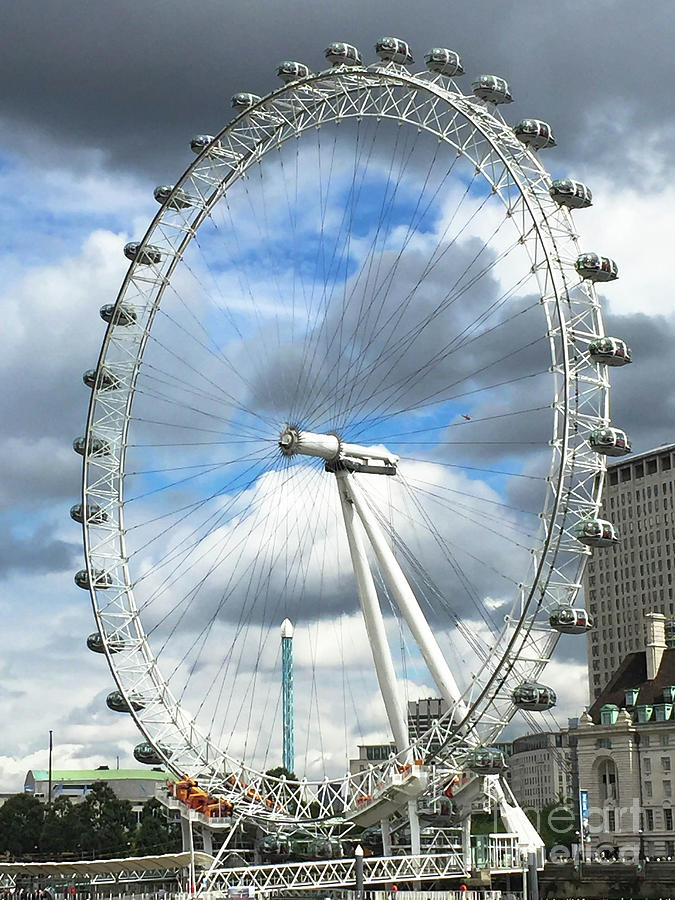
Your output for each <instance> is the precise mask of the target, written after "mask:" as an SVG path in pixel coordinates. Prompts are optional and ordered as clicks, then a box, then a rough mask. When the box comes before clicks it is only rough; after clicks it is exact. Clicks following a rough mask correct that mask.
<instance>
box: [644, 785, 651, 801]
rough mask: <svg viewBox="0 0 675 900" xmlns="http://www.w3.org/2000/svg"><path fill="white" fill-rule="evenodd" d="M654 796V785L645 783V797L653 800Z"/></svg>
mask: <svg viewBox="0 0 675 900" xmlns="http://www.w3.org/2000/svg"><path fill="white" fill-rule="evenodd" d="M651 796H652V783H651V781H645V797H649V798H651Z"/></svg>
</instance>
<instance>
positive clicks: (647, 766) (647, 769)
mask: <svg viewBox="0 0 675 900" xmlns="http://www.w3.org/2000/svg"><path fill="white" fill-rule="evenodd" d="M642 770H643V772H644V773H645V775H651V774H652V761H651V759H643V760H642Z"/></svg>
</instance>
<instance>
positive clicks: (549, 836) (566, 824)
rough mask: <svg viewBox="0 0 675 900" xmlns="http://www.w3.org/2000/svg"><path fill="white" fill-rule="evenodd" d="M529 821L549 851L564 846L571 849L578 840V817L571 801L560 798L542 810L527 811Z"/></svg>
mask: <svg viewBox="0 0 675 900" xmlns="http://www.w3.org/2000/svg"><path fill="white" fill-rule="evenodd" d="M526 813H527V817H528V819H529V820H530V821H531V822H532V824H533V825H534V827H535V828H536V829H537V831H538V832H539V836H540V837H541V839H542V841H543V842H544V844H545V845H546V847H547V848H548V849H550V848H551V847H555V846H556V844H562V845H564V846H566V847H569V846H570V845H571V844H573V843H574V842H575V840H577V838H576V837H575V829H576V828H577V827H578V824H577V817H576V815H575V812H574V810H573V809H572V806H571V803H570V801H569V800H567V799H566V798H563V797H559V798H558V799H557V800H555V801H554V802H553V803H549V804H547V805H546V806H544V807H543V809H541V810H536V809H528V810H526Z"/></svg>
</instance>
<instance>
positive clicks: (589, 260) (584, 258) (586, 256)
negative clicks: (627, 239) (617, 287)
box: [574, 253, 619, 281]
mask: <svg viewBox="0 0 675 900" xmlns="http://www.w3.org/2000/svg"><path fill="white" fill-rule="evenodd" d="M574 268H575V269H576V270H577V272H578V273H579V274H580V275H581V277H582V278H588V280H589V281H615V280H616V279H617V278H618V277H619V267H618V266H617V264H616V263H615V262H614V260H613V259H609V258H608V257H607V256H598V254H597V253H582V254H581V256H577V261H576V262H575V263H574Z"/></svg>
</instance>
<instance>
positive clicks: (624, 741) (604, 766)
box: [576, 613, 675, 857]
mask: <svg viewBox="0 0 675 900" xmlns="http://www.w3.org/2000/svg"><path fill="white" fill-rule="evenodd" d="M665 623H666V619H665V616H663V615H661V614H660V613H649V614H647V616H646V629H645V630H646V634H647V646H646V649H642V650H640V651H637V652H633V653H629V654H627V656H626V657H625V658H624V660H623V662H622V663H621V665H620V666H619V668H618V670H617V671H616V673H615V674H614V676H613V677H612V678H611V679H610V681H609V684H608V685H607V686H606V688H605V689H604V690H603V691H602V692H601V694H600V695H599V697H598V698H597V700H596V701H595V703H594V704H593V705H592V706H591V708H590V709H589V711H588V712H587V713H584V714H583V715H582V716H581V718H580V720H579V726H578V728H577V731H576V735H577V756H578V764H579V786H580V788H581V790H584V791H588V801H589V807H590V814H589V822H588V835H589V837H590V845H591V852H592V853H599V852H605V853H610V854H613V855H618V856H619V857H635V856H636V855H641V856H643V857H654V856H656V857H658V856H675V818H674V817H675V809H674V807H673V781H674V780H675V718H674V717H673V711H674V710H675V649H671V648H667V647H666V640H665ZM640 631H641V632H642V628H641V629H640Z"/></svg>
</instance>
